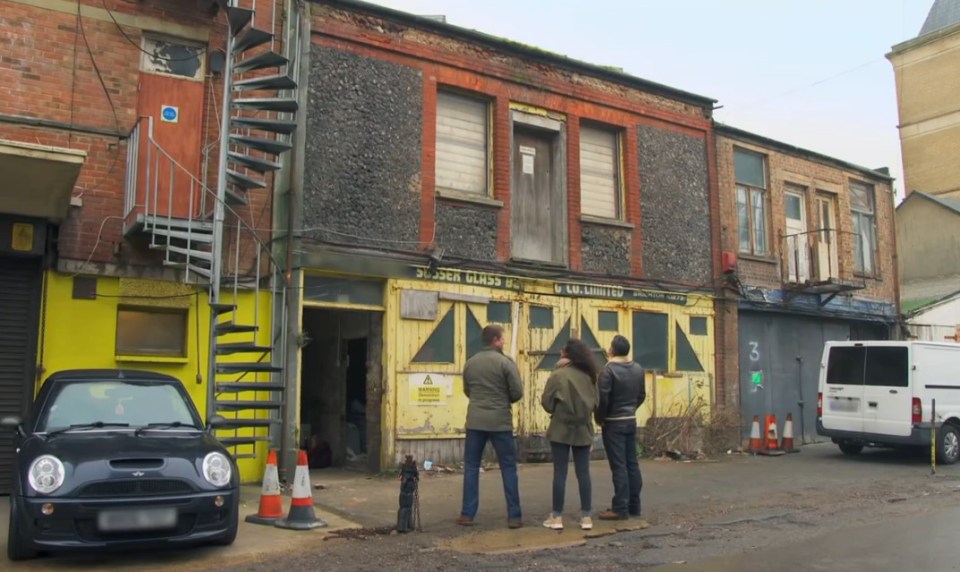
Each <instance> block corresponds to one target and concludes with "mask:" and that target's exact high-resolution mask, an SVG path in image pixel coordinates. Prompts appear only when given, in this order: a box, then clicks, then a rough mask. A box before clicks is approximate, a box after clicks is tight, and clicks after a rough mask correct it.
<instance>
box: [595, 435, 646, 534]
mask: <svg viewBox="0 0 960 572" xmlns="http://www.w3.org/2000/svg"><path fill="white" fill-rule="evenodd" d="M603 448H604V449H605V450H606V453H607V461H608V462H609V463H610V472H611V473H613V501H612V503H611V506H610V510H612V511H613V512H616V513H619V514H627V513H629V514H631V515H639V514H640V489H641V488H643V477H641V476H640V463H639V462H637V422H636V421H634V420H627V421H608V422H607V423H606V424H605V425H604V426H603Z"/></svg>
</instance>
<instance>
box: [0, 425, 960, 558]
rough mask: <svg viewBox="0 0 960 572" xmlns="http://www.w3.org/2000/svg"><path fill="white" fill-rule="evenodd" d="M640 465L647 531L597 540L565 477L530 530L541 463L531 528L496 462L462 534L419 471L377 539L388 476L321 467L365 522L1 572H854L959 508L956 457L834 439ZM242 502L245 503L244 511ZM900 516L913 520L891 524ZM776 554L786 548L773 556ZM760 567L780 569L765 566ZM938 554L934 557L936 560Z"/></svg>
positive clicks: (387, 499)
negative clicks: (412, 511)
mask: <svg viewBox="0 0 960 572" xmlns="http://www.w3.org/2000/svg"><path fill="white" fill-rule="evenodd" d="M642 468H643V471H644V482H645V484H644V494H643V496H644V518H645V519H646V520H647V521H649V522H650V524H651V525H652V526H650V527H649V528H642V526H643V525H644V523H642V522H640V521H629V522H628V523H626V526H621V524H622V523H618V524H617V525H616V526H614V525H610V524H607V523H603V524H601V523H598V526H597V530H595V531H593V533H592V535H593V536H596V537H587V536H586V535H585V534H584V533H583V532H581V531H579V530H576V529H574V528H573V527H572V525H573V523H574V519H573V516H574V515H575V513H576V510H577V508H578V507H577V502H576V483H575V480H574V479H573V475H572V472H571V475H570V479H569V481H568V492H567V495H568V496H567V498H568V503H567V504H568V507H567V508H568V511H567V513H568V515H570V518H568V520H567V522H568V528H567V529H566V530H565V531H563V532H560V533H557V532H553V531H549V530H547V529H544V528H542V527H540V526H539V523H540V520H541V519H542V518H543V516H544V515H545V513H546V512H547V510H548V509H549V506H550V500H549V499H550V478H551V467H550V466H547V465H526V466H523V467H522V468H521V471H520V480H521V498H522V502H523V507H524V511H525V518H526V521H527V524H528V526H527V527H525V528H524V529H521V530H519V531H512V530H508V529H506V527H505V524H506V519H505V508H504V503H503V494H502V489H501V484H500V478H499V474H498V471H496V470H494V471H487V472H485V473H484V474H483V476H482V477H481V491H482V492H481V510H480V513H479V515H478V525H477V526H476V527H473V528H470V529H465V528H463V527H458V526H457V525H456V524H454V519H455V518H456V516H457V514H458V511H459V502H460V490H461V483H462V477H461V475H459V474H428V475H424V476H423V480H422V483H421V494H422V505H421V512H422V519H423V526H424V532H422V533H413V534H408V535H395V534H394V535H390V534H380V533H378V531H377V530H376V529H378V528H380V527H387V528H388V527H390V526H391V525H392V524H393V523H395V520H396V506H397V493H398V485H399V483H398V481H397V480H396V479H395V478H386V477H376V476H369V475H363V474H358V473H349V472H344V471H318V472H315V473H314V474H313V476H312V477H313V482H314V483H315V484H319V485H322V487H323V488H317V489H315V491H314V500H315V502H316V503H317V505H318V506H319V507H320V508H319V509H318V510H320V509H322V513H323V514H328V515H330V518H336V517H338V516H339V517H346V518H348V519H349V520H351V521H354V522H356V523H359V524H360V525H362V526H364V527H366V528H365V529H359V530H357V529H346V531H341V532H340V533H333V534H331V533H330V531H326V532H318V531H313V532H307V533H295V532H288V531H275V530H272V529H266V528H262V527H254V526H252V525H251V526H248V527H245V528H243V529H241V534H240V537H239V538H238V540H237V543H236V544H235V545H234V546H233V547H230V548H228V549H199V550H185V551H177V552H176V553H172V552H173V551H165V552H157V553H152V554H137V555H132V556H122V557H112V556H110V557H104V556H99V557H97V558H95V559H92V560H91V559H87V560H76V559H68V558H46V559H42V560H39V561H36V562H33V563H30V564H26V565H20V564H17V565H13V564H12V563H8V562H5V561H0V570H13V571H17V570H21V569H22V570H55V571H67V570H71V571H72V570H84V571H90V570H97V571H99V570H105V569H107V567H108V566H109V569H116V570H137V571H141V570H185V571H187V570H189V571H197V572H200V571H207V570H209V571H213V570H223V569H225V568H229V569H230V570H231V572H260V571H272V570H283V571H285V572H298V571H301V570H302V571H307V570H311V571H313V570H317V569H319V568H323V569H335V570H338V571H351V570H364V571H366V570H378V569H383V568H387V567H388V568H390V569H391V570H392V571H394V570H395V571H399V572H403V571H407V570H409V571H417V572H423V571H429V570H453V569H469V570H585V569H588V570H591V571H593V570H637V569H643V568H655V567H657V566H664V565H671V564H674V563H678V562H682V563H683V564H676V565H675V568H673V569H676V570H698V569H699V570H707V571H718V572H719V571H723V572H725V571H726V570H740V569H743V570H750V569H752V568H749V566H754V565H756V566H758V568H755V569H758V570H759V566H764V569H769V570H776V571H779V570H791V568H788V567H785V566H786V564H784V563H789V562H791V560H790V558H794V559H797V560H795V561H796V562H805V561H807V562H809V561H810V555H813V556H817V557H818V558H819V557H822V558H824V559H825V560H823V563H824V564H823V566H826V567H825V568H819V569H825V570H827V569H829V570H846V569H850V570H860V569H861V568H845V567H844V566H846V563H847V562H851V563H853V564H857V563H858V562H859V561H857V560H854V558H859V557H860V556H859V555H858V554H859V552H861V550H860V549H857V548H853V549H852V552H851V551H850V550H848V548H849V546H850V544H849V543H848V542H845V541H844V538H847V537H849V538H854V539H862V542H861V540H857V542H858V543H859V544H857V546H860V545H862V546H864V547H865V548H864V549H863V551H866V552H865V554H872V553H882V551H883V550H884V549H886V550H888V551H891V554H892V555H893V556H896V555H898V554H899V552H898V551H899V550H900V547H902V546H903V543H902V542H899V541H898V539H902V538H910V539H914V538H920V537H923V538H924V539H927V540H929V541H930V542H937V539H938V538H939V537H938V536H936V535H931V534H928V532H929V530H932V529H924V528H923V526H924V525H925V524H926V523H931V526H933V527H934V528H938V527H940V526H941V525H942V523H945V522H948V521H949V519H950V518H951V516H952V515H954V514H955V513H951V512H949V511H950V510H951V509H956V511H960V466H954V467H942V468H941V469H940V471H939V474H938V475H937V476H936V477H931V476H930V469H929V465H928V462H927V460H926V458H925V457H924V456H923V455H922V454H909V453H902V452H896V451H870V452H867V453H865V454H864V455H862V456H861V457H859V458H850V457H844V456H842V455H841V454H840V453H839V451H838V450H837V448H836V447H835V446H833V445H829V444H824V445H816V446H808V447H804V448H803V451H802V452H801V453H799V454H796V455H788V456H784V457H778V458H766V457H752V456H746V455H729V456H725V457H724V458H722V459H718V460H714V461H711V462H693V463H678V462H673V461H644V462H643V463H642ZM592 472H593V482H594V498H595V500H594V508H595V509H596V510H602V509H604V508H606V506H607V502H608V499H609V495H610V488H611V487H610V483H609V473H608V471H607V469H606V465H605V463H603V462H599V463H595V464H594V465H593V467H592ZM0 505H2V502H0ZM251 508H252V507H251V506H249V505H248V508H247V509H246V510H247V511H250V510H251ZM0 513H2V510H0ZM937 515H942V517H939V518H941V520H940V521H937V520H935V518H938V516H937ZM5 516H6V515H5V514H0V519H4V520H5ZM899 522H905V523H915V525H914V526H912V527H910V526H907V527H906V528H905V529H904V528H900V529H898V528H895V527H894V526H895V525H896V524H897V523H899ZM937 523H940V524H937ZM871 527H879V528H871ZM888 527H894V528H888ZM0 528H2V525H0ZM617 528H622V529H625V530H620V531H617V530H616V529H617ZM908 529H909V530H914V531H915V533H914V534H913V536H912V537H911V536H910V535H907V534H906V533H905V532H904V530H908ZM924 530H927V531H928V532H924ZM871 531H877V532H873V533H872V532H871ZM871 534H876V535H878V538H883V537H884V535H886V537H887V538H888V541H886V542H881V541H880V540H878V541H876V542H874V543H872V544H871V543H870V541H871ZM938 534H939V533H938ZM940 540H944V541H945V540H946V539H945V538H941V539H940ZM2 542H3V539H0V544H2ZM924 542H926V540H924ZM911 546H913V544H911ZM917 546H923V547H924V548H921V550H923V551H927V552H929V551H936V550H938V549H939V550H943V546H939V545H927V544H923V543H918V544H917ZM938 546H939V548H938ZM894 552H896V554H894ZM785 554H786V555H792V556H790V557H788V556H783V557H782V558H781V557H780V555H785ZM909 554H910V553H909V552H908V551H904V552H903V561H910V556H909ZM0 558H2V557H0ZM725 558H726V559H730V558H732V560H725ZM778 558H779V559H778ZM891 561H894V560H891ZM768 562H769V563H773V564H775V565H773V566H770V567H769V568H768V567H767V566H766V563H768ZM896 562H899V561H896ZM931 562H934V561H931ZM941 563H942V562H941V561H937V562H934V564H936V565H937V566H939V565H940V564H941ZM4 565H7V566H6V567H5V566H4ZM818 565H819V564H818ZM697 566H701V567H700V568H697ZM710 566H713V567H712V568H711V567H710ZM724 566H727V567H726V568H724ZM729 566H734V567H733V568H729ZM931 566H933V564H931ZM937 566H934V567H927V566H919V567H918V566H910V567H907V568H905V567H899V566H897V567H887V566H879V567H877V566H875V567H874V568H872V569H871V570H901V569H911V568H913V569H920V570H940V569H943V570H950V569H953V568H939V567H937ZM794 569H797V570H799V569H800V568H794ZM802 569H804V570H808V569H812V570H816V569H818V568H808V567H804V568H802Z"/></svg>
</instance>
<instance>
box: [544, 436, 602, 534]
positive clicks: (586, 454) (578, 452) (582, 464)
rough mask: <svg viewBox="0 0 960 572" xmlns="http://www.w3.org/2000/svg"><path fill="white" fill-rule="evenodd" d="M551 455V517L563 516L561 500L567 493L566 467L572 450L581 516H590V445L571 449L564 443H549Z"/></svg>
mask: <svg viewBox="0 0 960 572" xmlns="http://www.w3.org/2000/svg"><path fill="white" fill-rule="evenodd" d="M550 449H551V452H552V453H553V516H560V515H562V514H563V500H564V496H566V492H567V467H568V465H569V464H570V450H571V449H572V450H573V466H574V469H575V470H576V472H577V484H578V485H579V488H580V513H581V516H590V510H591V507H590V501H591V496H592V493H593V491H592V488H591V484H590V445H587V446H585V447H573V446H571V445H567V444H566V443H554V442H551V443H550Z"/></svg>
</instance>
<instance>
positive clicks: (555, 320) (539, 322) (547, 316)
mask: <svg viewBox="0 0 960 572" xmlns="http://www.w3.org/2000/svg"><path fill="white" fill-rule="evenodd" d="M574 302H575V301H574V299H573V298H559V297H554V296H540V295H531V296H528V298H527V301H526V302H525V303H524V304H523V310H522V312H521V314H520V327H521V328H523V329H524V330H525V335H524V336H523V337H524V338H526V339H525V340H523V342H524V343H523V344H522V346H525V351H523V352H521V358H520V360H519V361H518V363H517V365H518V367H519V368H520V375H521V377H522V378H523V382H524V390H523V392H524V397H523V401H522V402H521V407H520V414H519V423H518V425H517V433H518V434H519V435H520V436H521V437H522V438H523V439H524V443H526V446H525V448H526V449H529V450H535V449H538V448H539V447H540V446H543V447H545V448H546V449H549V446H548V445H547V444H546V442H545V441H544V440H543V438H544V435H545V434H546V432H547V426H548V425H549V423H550V416H549V415H548V414H547V413H546V412H545V411H544V410H543V406H542V405H541V404H540V398H541V396H542V395H543V389H544V388H545V387H546V385H547V379H549V378H550V374H551V373H553V370H554V369H555V368H556V365H557V361H559V359H560V348H562V347H563V345H564V344H565V343H567V340H569V339H570V337H571V328H574V327H576V326H575V325H574V320H575V318H576V316H575V312H574Z"/></svg>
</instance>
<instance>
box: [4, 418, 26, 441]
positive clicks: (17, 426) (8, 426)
mask: <svg viewBox="0 0 960 572" xmlns="http://www.w3.org/2000/svg"><path fill="white" fill-rule="evenodd" d="M21 423H22V421H21V419H20V418H19V417H17V416H16V415H11V416H9V417H3V418H0V429H3V430H5V431H16V432H17V435H20V436H22V435H23V426H22V425H21Z"/></svg>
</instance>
